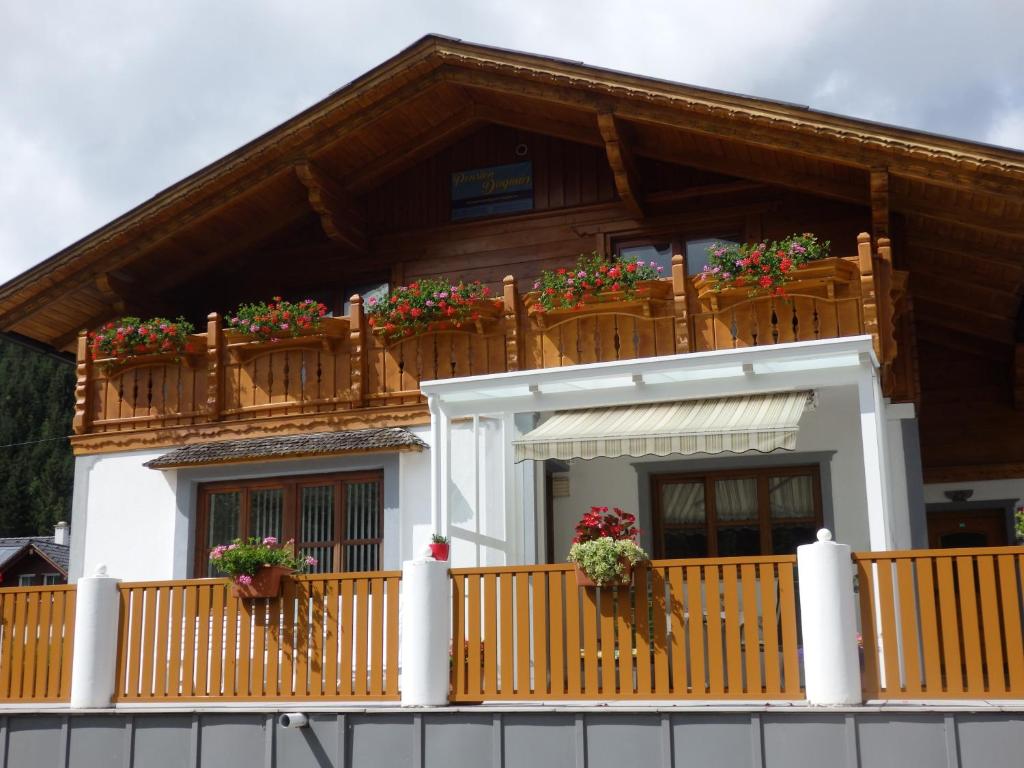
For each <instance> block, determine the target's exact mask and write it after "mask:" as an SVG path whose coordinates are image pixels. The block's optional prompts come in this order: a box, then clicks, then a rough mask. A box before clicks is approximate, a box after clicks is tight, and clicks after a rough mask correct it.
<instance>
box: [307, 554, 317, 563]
mask: <svg viewBox="0 0 1024 768" xmlns="http://www.w3.org/2000/svg"><path fill="white" fill-rule="evenodd" d="M306 565H316V558H315V557H313V556H312V555H310V556H309V557H307V558H306Z"/></svg>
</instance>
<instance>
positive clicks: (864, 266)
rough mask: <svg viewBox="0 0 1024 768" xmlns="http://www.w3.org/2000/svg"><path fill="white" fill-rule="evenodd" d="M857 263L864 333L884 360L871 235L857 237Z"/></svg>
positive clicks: (864, 233) (865, 233) (862, 234)
mask: <svg viewBox="0 0 1024 768" xmlns="http://www.w3.org/2000/svg"><path fill="white" fill-rule="evenodd" d="M857 261H858V264H859V266H860V302H861V313H862V314H861V318H862V320H863V323H864V333H866V334H869V335H870V336H871V340H872V344H873V345H874V348H875V354H876V355H877V356H878V359H879V360H881V359H882V350H881V347H880V343H879V338H878V296H877V293H876V291H875V265H874V255H873V254H872V252H871V235H869V234H868V233H867V232H861V233H860V234H859V235H857Z"/></svg>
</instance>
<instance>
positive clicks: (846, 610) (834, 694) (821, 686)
mask: <svg viewBox="0 0 1024 768" xmlns="http://www.w3.org/2000/svg"><path fill="white" fill-rule="evenodd" d="M850 555H851V552H850V547H848V546H847V545H845V544H838V543H836V542H834V541H832V534H831V532H829V531H828V530H827V529H825V528H822V529H821V530H820V531H818V540H817V542H815V543H814V544H805V545H803V546H801V547H797V548H796V562H797V570H798V572H799V579H800V582H799V583H800V626H801V629H802V630H803V641H804V680H805V688H806V693H807V701H808V703H810V704H816V705H822V706H830V705H842V704H860V703H861V701H862V696H861V680H860V661H859V657H858V651H857V616H856V613H855V612H854V595H853V562H852V560H851V557H850Z"/></svg>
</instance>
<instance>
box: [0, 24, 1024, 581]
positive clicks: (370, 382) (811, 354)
mask: <svg viewBox="0 0 1024 768" xmlns="http://www.w3.org/2000/svg"><path fill="white" fill-rule="evenodd" d="M481 179H484V182H481V181H480V180H481ZM488 179H489V180H490V181H487V180H488ZM474 184H476V186H475V187H474V186H473V185H474ZM1022 191H1024V154H1022V153H1020V152H1017V151H1013V150H1009V149H1000V148H996V147H991V146H985V145H981V144H977V143H973V142H969V141H962V140H957V139H952V138H946V137H941V136H935V135H932V134H928V133H924V132H921V131H912V130H907V129H903V128H894V127H891V126H886V125H879V124H876V123H871V122H867V121H863V120H856V119H852V118H845V117H840V116H837V115H832V114H826V113H821V112H816V111H814V110H811V109H808V108H805V107H800V106H794V105H791V104H784V103H779V102H774V101H769V100H765V99H757V98H750V97H745V96H739V95H735V94H729V93H721V92H716V91H710V90H704V89H700V88H696V87H692V86H686V85H679V84H676V83H669V82H664V81H659V80H653V79H649V78H644V77H639V76H634V75H626V74H621V73H617V72H611V71H607V70H602V69H598V68H595V67H588V66H585V65H582V64H578V63H573V62H566V61H561V60H557V59H551V58H546V57H542V56H532V55H526V54H520V53H514V52H508V51H501V50H496V49H491V48H486V47H483V46H476V45H472V44H468V43H462V42H457V41H453V40H448V39H444V38H439V37H428V38H425V39H423V40H422V41H420V42H418V43H416V44H415V45H413V46H412V47H410V48H409V49H407V50H405V51H403V52H402V53H401V54H399V55H398V56H396V57H394V58H393V59H391V60H389V61H387V62H385V63H384V64H382V65H380V66H379V67H377V68H375V69H374V70H372V71H371V72H369V73H368V74H366V75H364V76H363V77H361V78H359V79H358V80H356V81H354V82H353V83H351V84H349V85H347V86H345V87H343V88H341V89H340V90H338V91H337V92H335V93H333V94H331V95H330V96H329V97H327V98H326V99H325V100H324V101H322V102H320V103H318V104H316V105H314V106H313V107H311V108H309V109H308V110H306V111H304V112H302V113H300V114H299V115H297V116H295V117H294V118H292V119H290V120H289V121H288V122H286V123H284V124H283V125H281V126H279V127H278V128H275V129H274V130H272V131H270V132H268V133H267V134H265V135H263V136H261V137H259V138H257V139H255V140H254V141H252V142H250V143H249V144H247V145H245V146H243V147H241V148H239V149H238V150H236V151H235V152H233V153H231V154H230V155H228V156H226V157H225V158H223V159H221V160H219V161H217V162H215V163H213V164H212V165H210V166H208V167H206V168H204V169H202V170H199V171H197V172H196V173H195V174H193V175H192V176H189V177H188V178H186V179H184V180H183V181H181V182H179V183H178V184H176V185H174V186H172V187H170V188H168V189H167V190H165V191H163V192H161V193H159V194H157V195H156V196H154V197H153V198H152V199H150V200H148V201H146V202H145V203H143V204H141V205H140V206H138V207H137V208H135V209H134V210H132V211H130V212H128V213H126V214H125V215H123V216H121V217H120V218H118V219H116V220H114V221H112V222H111V223H109V224H107V225H106V226H104V227H103V228H101V229H100V230H98V231H97V232H95V233H93V234H91V235H88V236H86V237H85V238H83V239H82V240H81V241H79V242H77V243H75V244H73V245H71V246H69V247H68V248H66V249H65V250H63V251H61V252H59V253H57V254H55V255H54V256H52V257H50V258H49V259H47V260H46V261H44V262H42V263H41V264H39V265H38V266H36V267H34V268H33V269H31V270H29V271H28V272H26V273H25V274H23V275H21V276H19V277H17V278H14V279H13V280H11V281H9V282H8V283H7V284H6V285H3V286H0V328H2V329H3V330H4V331H6V332H8V333H11V334H18V335H21V336H24V337H29V338H31V339H34V340H36V341H38V342H42V343H45V344H49V345H51V346H52V347H54V348H55V349H58V350H64V351H68V352H77V356H78V389H77V405H76V416H75V432H76V434H75V436H74V437H73V439H72V445H73V447H74V451H75V454H76V477H75V488H74V509H73V517H72V537H71V557H70V572H69V575H70V578H71V579H72V580H74V579H76V578H77V577H80V576H82V575H83V574H90V573H92V572H93V571H94V570H95V569H96V568H97V566H99V565H100V564H105V565H106V566H107V567H108V569H109V571H110V573H111V574H113V575H115V576H117V577H120V578H124V579H170V578H184V577H189V576H192V575H197V576H202V575H206V573H207V563H206V557H207V553H208V550H209V548H210V547H212V546H214V545H216V544H220V543H224V542H227V541H230V540H231V539H232V538H234V537H236V536H248V535H261V536H262V535H277V536H280V537H283V538H295V539H296V540H297V541H298V543H299V545H300V546H301V547H302V548H303V549H304V550H306V551H308V552H310V553H312V554H314V555H315V556H316V557H317V558H318V560H319V563H320V565H319V568H320V569H321V570H324V571H327V570H374V569H380V568H388V569H390V568H396V567H398V565H399V564H400V563H401V562H402V561H403V560H405V559H409V558H410V557H413V556H415V555H417V554H419V553H420V551H421V550H422V548H423V545H424V544H425V542H426V541H427V539H428V536H429V534H430V533H431V532H434V531H438V532H443V533H446V534H448V535H449V536H451V538H452V539H453V559H454V563H455V564H456V565H500V564H519V563H534V562H546V561H561V560H563V559H564V557H565V555H566V552H567V550H568V546H569V540H570V538H571V536H572V530H573V525H574V524H575V522H576V521H577V519H578V518H579V516H580V514H581V513H582V512H584V511H586V510H587V509H588V508H589V507H590V506H591V505H608V506H618V507H622V508H623V509H626V510H628V511H633V512H636V513H637V515H638V516H639V524H640V527H641V528H642V529H643V531H644V533H643V543H644V544H645V545H646V546H647V547H648V548H649V549H650V550H651V551H652V553H653V554H655V555H656V556H659V557H681V556H699V555H712V556H726V555H740V554H754V555H756V554H772V553H777V554H782V553H792V552H793V551H794V550H795V547H796V546H797V545H798V544H800V543H803V542H806V541H809V540H811V539H813V536H814V532H815V530H816V529H818V528H820V527H822V526H827V527H829V528H832V529H834V531H835V532H836V537H837V539H838V540H840V541H843V542H846V543H849V544H851V545H852V546H853V547H854V548H856V549H873V550H891V549H902V548H911V547H924V546H927V545H928V544H929V542H931V543H932V544H934V545H936V546H946V545H949V544H964V543H969V544H972V545H976V544H984V545H995V544H1004V543H1006V542H1007V537H1008V534H1009V531H1010V527H1011V516H1012V511H1013V508H1014V506H1015V503H1016V502H1017V500H1018V499H1020V498H1021V497H1024V443H1022V441H1020V440H1019V439H1018V436H1019V435H1020V434H1021V427H1022V425H1024V412H1022V411H1021V410H1020V407H1021V404H1022V401H1024V367H1022V366H1021V362H1020V361H1021V360H1024V357H1022V354H1021V343H1022V342H1024V337H1022V335H1021V331H1020V323H1019V320H1018V318H1019V316H1020V311H1021V308H1020V298H1019V297H1020V294H1021V286H1022V281H1024V203H1022V202H1021V200H1022V195H1021V193H1022ZM499 193H500V194H499ZM794 232H796V233H803V232H812V233H814V234H816V235H817V236H818V237H820V238H821V239H827V240H829V241H831V248H832V253H833V255H834V256H836V257H842V258H841V259H840V260H839V261H835V262H831V263H830V265H829V266H827V267H824V266H823V267H822V268H821V270H819V271H812V272H808V273H807V274H806V275H805V279H804V280H803V281H802V282H801V283H800V284H799V287H798V289H794V291H793V293H794V294H796V295H797V298H795V299H794V300H793V301H783V300H772V299H771V298H769V297H766V296H761V297H758V298H755V299H752V300H748V298H747V296H746V293H745V291H741V292H740V294H739V295H736V292H735V291H734V292H733V295H732V296H731V297H730V298H728V300H727V298H726V296H725V295H722V296H719V295H718V294H716V293H714V292H709V291H708V290H707V289H706V286H702V284H701V282H700V281H699V280H698V279H697V275H698V273H700V272H701V271H702V268H703V266H704V265H705V263H706V258H707V246H708V245H709V244H710V243H711V242H713V241H715V240H720V241H732V242H759V241H761V240H764V239H776V238H782V237H785V236H787V235H789V234H791V233H794ZM860 233H867V234H866V235H864V236H863V237H859V235H860ZM595 250H596V251H599V252H602V253H604V254H607V255H609V256H614V255H619V256H624V257H626V256H640V257H642V258H643V259H644V260H645V261H650V262H654V263H655V264H657V265H658V266H660V267H661V268H662V269H663V273H662V274H663V275H664V276H665V277H664V279H663V280H662V282H661V283H660V284H657V285H655V286H654V287H652V288H649V289H648V292H646V293H643V294H642V295H640V296H639V297H635V298H628V297H627V298H619V299H614V298H613V299H612V300H610V301H607V302H604V303H601V304H595V305H592V306H589V305H588V306H585V307H583V308H582V309H580V310H578V311H576V312H570V311H566V312H560V313H559V312H555V313H538V312H536V311H535V310H536V299H535V298H533V297H531V296H530V292H531V291H533V284H534V281H535V280H536V278H537V277H538V275H539V274H540V273H541V271H542V270H544V269H558V268H563V267H565V268H569V267H572V266H573V264H574V262H575V259H576V257H577V255H578V254H580V253H589V252H592V251H595ZM432 276H447V277H450V278H452V279H465V280H481V281H483V282H484V283H486V284H487V285H488V286H489V287H490V288H491V289H492V291H493V295H494V296H496V297H497V298H498V300H499V305H498V306H497V307H495V308H493V309H492V310H491V311H490V312H483V314H482V315H481V316H480V318H479V319H478V320H477V321H475V322H473V323H471V324H470V326H467V327H465V328H461V329H451V328H434V329H431V330H429V331H428V332H426V333H424V334H422V335H418V336H414V337H410V338H407V339H403V340H401V341H399V342H390V341H387V340H386V339H384V338H382V337H381V336H380V335H379V332H378V331H374V330H373V329H371V328H370V327H369V326H368V323H367V319H366V318H367V310H368V308H369V306H370V302H369V300H367V299H366V298H365V297H377V296H382V295H384V292H385V291H386V290H387V288H388V287H392V288H393V287H395V286H398V285H406V284H409V283H411V282H414V281H417V280H419V279H422V278H427V277H432ZM275 295H283V296H285V297H289V298H296V299H298V298H303V297H305V296H310V297H312V298H315V299H317V300H320V301H323V302H324V303H325V304H326V305H327V306H328V308H329V309H330V311H331V314H332V315H333V317H331V318H329V319H328V321H327V322H325V324H324V326H323V328H322V329H321V331H320V332H319V333H317V334H314V335H306V336H303V337H300V338H298V339H294V340H285V341H280V342H276V343H275V342H256V341H252V340H249V339H246V338H244V337H241V336H240V335H239V334H238V333H237V332H235V331H230V330H224V323H223V318H222V317H219V316H216V315H210V316H209V318H208V313H211V312H215V311H217V312H222V311H224V310H225V309H226V308H230V307H233V306H236V305H237V304H238V303H240V302H245V301H252V300H259V299H266V300H269V298H270V297H271V296H275ZM356 295H359V296H361V297H364V298H361V299H358V300H357V299H354V298H352V297H354V296H356ZM350 299H351V300H350ZM123 315H136V316H142V317H149V316H153V315H162V316H166V317H171V318H173V317H176V316H178V315H184V316H185V317H186V318H188V319H190V320H192V321H193V322H194V323H195V324H196V326H197V328H198V329H199V331H200V333H197V334H196V335H195V336H193V337H192V339H191V340H190V348H189V349H188V350H187V352H186V353H185V354H182V355H166V354H165V355H162V356H161V355H142V356H141V357H138V358H136V359H129V360H127V361H110V360H100V359H95V355H93V354H92V353H91V352H90V350H89V345H88V341H87V339H86V338H85V337H84V336H83V337H80V336H79V331H80V330H81V329H83V328H87V329H93V328H96V327H97V326H99V325H100V324H102V323H105V322H107V321H110V320H114V319H116V318H119V317H121V316H123ZM7 581H8V580H7V578H6V576H5V583H7Z"/></svg>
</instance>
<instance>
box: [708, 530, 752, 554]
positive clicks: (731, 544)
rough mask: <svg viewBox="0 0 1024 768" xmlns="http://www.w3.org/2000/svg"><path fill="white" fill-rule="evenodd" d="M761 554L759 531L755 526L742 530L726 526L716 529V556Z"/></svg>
mask: <svg viewBox="0 0 1024 768" xmlns="http://www.w3.org/2000/svg"><path fill="white" fill-rule="evenodd" d="M760 554H761V529H760V528H758V527H756V526H744V527H742V528H738V527H735V528H734V527H732V526H728V527H725V528H721V527H720V528H719V529H718V556H719V557H739V556H741V555H760Z"/></svg>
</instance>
